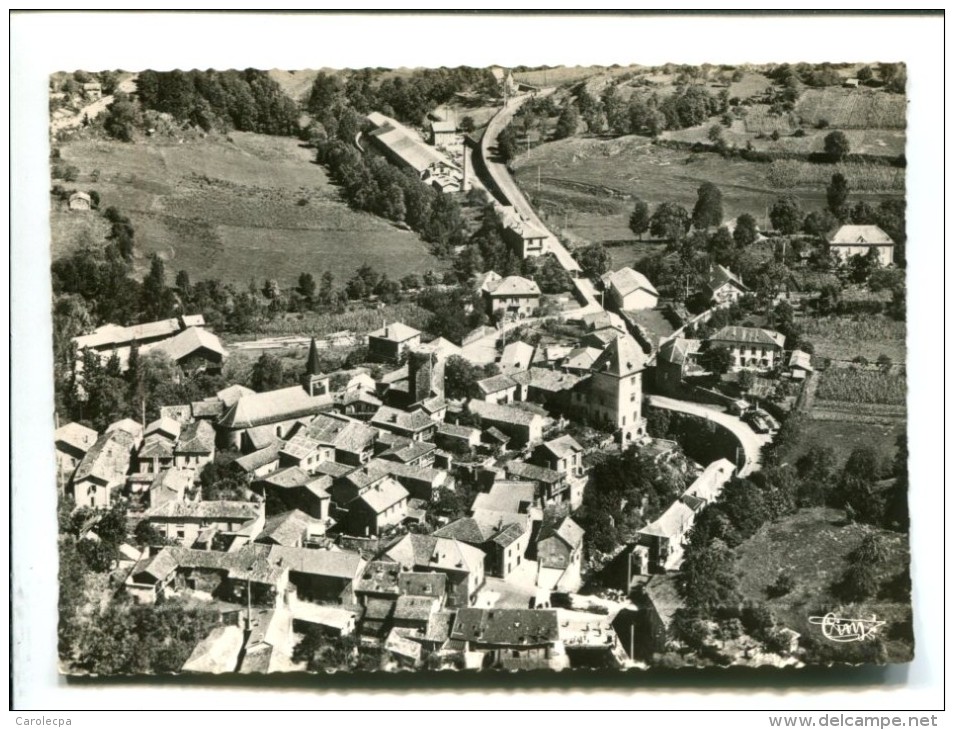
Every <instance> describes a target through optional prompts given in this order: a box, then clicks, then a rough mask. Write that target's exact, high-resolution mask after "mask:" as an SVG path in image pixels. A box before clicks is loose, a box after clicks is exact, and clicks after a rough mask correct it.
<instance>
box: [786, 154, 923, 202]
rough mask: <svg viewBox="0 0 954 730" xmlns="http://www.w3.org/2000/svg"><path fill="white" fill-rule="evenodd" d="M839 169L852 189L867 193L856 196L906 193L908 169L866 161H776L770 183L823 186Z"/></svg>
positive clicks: (866, 197)
mask: <svg viewBox="0 0 954 730" xmlns="http://www.w3.org/2000/svg"><path fill="white" fill-rule="evenodd" d="M836 172H839V173H841V174H842V175H844V176H845V178H846V179H847V180H848V187H849V188H850V189H851V190H854V191H858V192H864V193H866V194H865V195H862V196H855V197H859V198H864V199H868V198H869V197H870V196H869V195H867V193H871V192H883V191H897V192H901V193H903V192H904V187H905V174H904V173H905V170H904V168H901V167H889V166H886V165H873V164H870V163H864V162H846V163H841V164H838V165H826V164H818V163H813V162H804V161H802V160H776V161H775V162H773V163H771V164H770V165H769V166H768V182H769V184H770V185H771V186H772V187H774V188H778V189H780V190H785V189H797V188H805V187H814V188H822V187H826V186H827V185H828V183H829V181H830V180H831V176H832V175H834V174H835V173H836Z"/></svg>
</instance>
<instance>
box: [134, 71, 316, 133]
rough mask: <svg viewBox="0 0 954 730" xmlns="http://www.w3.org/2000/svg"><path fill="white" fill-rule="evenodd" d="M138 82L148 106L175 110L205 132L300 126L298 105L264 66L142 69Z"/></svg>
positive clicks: (267, 130)
mask: <svg viewBox="0 0 954 730" xmlns="http://www.w3.org/2000/svg"><path fill="white" fill-rule="evenodd" d="M136 88H137V95H138V97H139V102H140V104H141V105H142V107H143V108H144V109H152V110H155V111H158V112H165V113H167V114H171V115H172V116H173V117H175V118H176V119H177V120H179V121H182V122H191V123H192V124H194V125H196V126H197V127H201V128H202V129H204V130H205V131H207V132H208V131H210V130H212V129H216V128H225V129H237V130H239V131H242V132H258V133H261V134H280V135H293V134H295V133H296V132H297V131H298V108H297V105H296V104H295V102H294V101H292V100H291V99H290V98H288V96H287V95H286V94H285V92H284V91H282V89H281V87H280V86H279V85H278V84H277V83H276V82H275V81H274V80H272V79H271V78H269V76H268V74H267V73H266V72H265V71H256V70H254V69H246V70H245V71H211V70H210V71H167V72H163V71H143V72H142V73H140V74H139V78H138V80H137V82H136Z"/></svg>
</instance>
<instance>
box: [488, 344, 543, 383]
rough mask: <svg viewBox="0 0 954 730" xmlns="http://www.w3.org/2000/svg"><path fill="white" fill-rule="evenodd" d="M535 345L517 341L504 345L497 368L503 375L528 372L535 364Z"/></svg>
mask: <svg viewBox="0 0 954 730" xmlns="http://www.w3.org/2000/svg"><path fill="white" fill-rule="evenodd" d="M533 351H534V350H533V345H528V344H527V343H526V342H521V341H520V340H517V341H516V342H508V343H507V344H506V345H504V349H503V352H502V353H501V355H500V362H498V363H497V367H498V368H499V369H500V372H501V373H502V374H503V375H513V374H514V373H522V372H526V371H527V370H529V369H530V365H531V364H532V363H533Z"/></svg>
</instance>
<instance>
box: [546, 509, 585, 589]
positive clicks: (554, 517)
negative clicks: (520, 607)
mask: <svg viewBox="0 0 954 730" xmlns="http://www.w3.org/2000/svg"><path fill="white" fill-rule="evenodd" d="M583 535H584V530H583V528H582V527H580V526H579V525H578V524H576V522H574V521H573V518H571V517H569V516H566V515H561V514H559V513H554V512H552V511H550V510H548V511H547V514H545V515H544V519H543V524H542V525H541V527H540V533H539V535H538V537H537V564H538V571H539V572H538V575H537V583H538V585H540V586H541V587H547V588H550V589H551V590H562V591H576V590H579V587H580V585H581V583H582V576H581V567H582V565H583Z"/></svg>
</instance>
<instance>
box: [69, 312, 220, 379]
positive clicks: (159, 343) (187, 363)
mask: <svg viewBox="0 0 954 730" xmlns="http://www.w3.org/2000/svg"><path fill="white" fill-rule="evenodd" d="M73 345H74V346H75V349H76V356H77V363H76V366H77V369H78V370H82V364H83V363H82V357H83V353H84V352H86V351H89V352H93V353H95V354H97V355H99V357H100V359H101V360H102V361H103V362H106V361H107V360H109V359H110V358H111V357H112V356H113V355H115V356H116V357H118V358H119V362H120V367H121V368H122V369H124V370H125V369H126V367H128V364H129V354H130V352H131V351H132V349H133V348H138V351H139V353H140V354H141V355H144V354H146V353H147V352H163V353H165V354H166V355H168V356H169V357H170V358H171V359H172V360H173V361H174V362H175V363H176V364H177V365H178V366H179V367H180V368H182V370H183V371H185V372H197V371H204V372H208V373H210V374H211V373H217V372H220V371H221V369H222V364H223V362H224V361H225V358H226V352H225V348H224V347H223V346H222V343H221V341H220V340H219V338H218V337H217V336H216V335H215V334H214V333H213V332H210V331H209V330H208V329H206V327H205V318H204V317H203V316H202V315H201V314H194V315H180V316H178V317H173V318H171V319H163V320H159V321H157V322H146V323H144V324H136V325H131V326H129V327H124V326H122V325H117V324H104V325H102V326H101V327H97V328H96V329H95V330H93V331H92V332H90V333H89V334H86V335H80V336H79V337H74V338H73Z"/></svg>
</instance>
